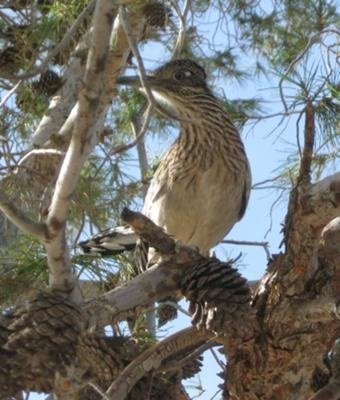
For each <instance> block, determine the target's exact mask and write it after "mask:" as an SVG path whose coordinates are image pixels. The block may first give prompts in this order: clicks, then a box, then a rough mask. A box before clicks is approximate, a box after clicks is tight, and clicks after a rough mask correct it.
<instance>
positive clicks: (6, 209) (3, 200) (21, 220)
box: [0, 190, 46, 241]
mask: <svg viewBox="0 0 340 400" xmlns="http://www.w3.org/2000/svg"><path fill="white" fill-rule="evenodd" d="M0 210H1V211H2V212H3V213H4V214H5V215H6V217H7V218H8V219H9V220H10V221H11V222H12V223H13V224H14V225H16V226H17V227H18V228H19V229H21V230H22V231H23V232H25V233H27V234H28V235H33V236H35V237H36V238H38V239H39V240H41V241H43V240H44V239H45V235H46V229H45V225H44V224H40V223H37V222H34V221H32V220H31V219H30V218H29V217H28V216H27V215H26V214H25V213H24V212H23V211H22V210H20V209H19V208H18V207H16V206H15V204H14V203H13V201H12V200H10V199H9V198H8V197H7V196H6V195H5V193H4V192H3V191H2V190H1V191H0Z"/></svg>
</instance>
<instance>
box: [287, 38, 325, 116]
mask: <svg viewBox="0 0 340 400" xmlns="http://www.w3.org/2000/svg"><path fill="white" fill-rule="evenodd" d="M318 36H319V34H318ZM316 37H317V36H316V35H313V36H310V37H309V38H308V41H307V44H306V46H305V47H304V48H303V49H302V50H301V52H300V53H299V54H298V55H297V56H296V57H295V58H294V60H292V61H291V63H290V64H289V65H288V68H287V69H286V71H285V72H284V74H283V75H282V77H281V78H280V81H279V93H280V98H281V102H282V104H283V107H284V109H285V112H286V113H287V112H288V105H287V103H286V99H285V97H284V93H283V81H284V80H285V79H286V77H287V76H288V75H289V74H290V72H291V70H292V68H293V67H294V65H295V64H297V63H298V62H299V61H300V60H301V59H302V58H303V56H304V55H305V54H306V52H307V51H308V49H309V48H310V46H311V45H312V44H313V42H314V40H315V39H316Z"/></svg>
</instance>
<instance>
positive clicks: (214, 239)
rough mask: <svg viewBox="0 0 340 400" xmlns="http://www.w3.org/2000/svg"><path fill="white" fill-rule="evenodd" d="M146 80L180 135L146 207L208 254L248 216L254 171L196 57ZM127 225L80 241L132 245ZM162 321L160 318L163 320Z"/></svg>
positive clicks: (87, 245) (108, 246)
mask: <svg viewBox="0 0 340 400" xmlns="http://www.w3.org/2000/svg"><path fill="white" fill-rule="evenodd" d="M117 83H118V84H123V85H129V86H132V87H136V88H139V89H140V91H141V92H142V93H144V94H145V95H146V93H145V89H144V88H143V85H142V83H141V81H140V79H139V77H138V76H122V77H120V78H118V80H117ZM145 85H147V86H148V88H149V89H150V91H151V92H152V95H153V98H154V100H155V103H156V110H157V111H158V112H160V113H161V114H163V115H164V116H166V118H172V119H174V120H176V121H178V123H179V125H180V132H179V135H178V137H177V139H176V140H175V142H174V143H173V144H172V145H171V147H170V148H169V150H168V151H167V152H166V154H165V155H164V157H163V158H162V159H161V161H160V163H159V165H158V167H157V169H156V171H155V173H154V175H153V177H152V179H151V182H150V185H149V188H148V191H147V193H146V197H145V201H144V206H143V210H142V212H143V213H144V214H145V215H146V216H147V217H148V218H150V219H151V220H152V221H153V222H154V223H156V224H157V225H159V226H161V227H162V228H163V229H164V230H165V231H166V232H167V233H168V234H170V235H171V236H173V237H174V238H175V239H176V240H179V241H180V242H181V243H182V244H185V245H188V246H194V247H196V248H198V249H199V251H200V252H201V253H202V254H208V253H209V251H210V249H211V248H213V247H214V246H216V245H217V244H218V243H219V242H220V241H221V240H222V239H223V238H224V237H225V236H226V235H227V233H228V232H229V231H230V230H231V229H232V227H233V226H234V225H235V223H236V222H238V221H239V220H240V219H241V218H242V217H243V215H244V213H245V210H246V207H247V204H248V200H249V194H250V188H251V172H250V165H249V161H248V158H247V155H246V152H245V147H244V144H243V142H242V140H241V137H240V134H239V132H238V130H237V128H236V127H235V125H234V124H233V123H232V121H231V119H230V117H229V115H228V113H227V112H226V110H225V108H224V107H223V105H222V102H221V101H219V100H218V99H217V98H216V97H215V96H214V94H213V93H212V91H211V90H210V88H209V86H208V84H207V74H206V72H205V70H204V68H202V67H201V66H200V65H198V64H197V63H196V62H195V61H193V60H191V59H177V60H172V61H169V62H167V63H165V64H164V65H162V66H161V67H159V68H158V69H156V70H155V71H154V72H153V73H152V74H149V75H146V77H145ZM125 229H126V233H127V236H126V237H125V239H123V237H124V235H123V236H122V234H123V230H118V231H117V228H112V229H109V230H106V231H104V232H101V233H99V234H97V235H95V236H94V237H92V238H90V239H89V240H87V241H85V242H82V243H80V245H81V246H82V248H83V249H84V250H85V251H97V252H102V253H103V254H106V255H107V254H110V253H111V254H114V253H115V252H117V251H118V252H120V251H121V250H122V249H124V248H125V247H126V248H129V249H131V247H132V244H131V242H130V241H129V240H128V239H126V238H129V239H131V240H134V241H135V240H136V236H135V235H134V234H133V232H132V231H131V229H130V230H129V229H128V228H125ZM141 248H142V251H137V254H138V258H139V260H142V264H143V262H144V264H145V262H146V263H147V262H148V259H149V260H150V257H151V256H150V254H151V253H150V251H149V256H146V257H145V252H146V250H145V249H144V250H143V247H141V246H139V250H140V249H141ZM143 253H144V261H143V257H142V255H143ZM170 315H171V312H170ZM159 318H160V317H159ZM164 318H165V320H166V319H167V317H166V316H165V317H164ZM165 322H166V321H160V320H159V325H161V324H163V323H165Z"/></svg>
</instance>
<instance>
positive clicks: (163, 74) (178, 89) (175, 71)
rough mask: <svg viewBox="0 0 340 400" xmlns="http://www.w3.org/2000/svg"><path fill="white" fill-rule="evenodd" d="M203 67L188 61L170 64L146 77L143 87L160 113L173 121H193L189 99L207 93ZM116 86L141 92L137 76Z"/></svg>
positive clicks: (171, 62) (175, 61)
mask: <svg viewBox="0 0 340 400" xmlns="http://www.w3.org/2000/svg"><path fill="white" fill-rule="evenodd" d="M206 77H207V76H206V73H205V71H204V69H203V68H202V67H200V66H199V65H198V64H196V63H195V62H194V61H192V60H189V59H180V60H174V61H170V62H168V63H166V64H164V65H163V66H161V67H160V68H158V69H156V70H155V71H154V72H153V73H152V74H150V75H147V76H146V85H147V86H148V87H149V88H150V90H151V91H152V94H153V97H154V99H155V101H156V103H157V108H158V109H159V111H160V112H163V113H164V114H166V115H168V116H171V117H173V118H175V119H182V118H183V119H186V118H188V117H189V118H190V117H192V111H193V110H192V108H191V107H192V105H191V99H192V98H193V97H195V96H197V95H199V94H202V93H205V94H206V93H210V91H209V89H208V87H207V83H206ZM117 83H118V84H122V85H129V86H134V87H137V88H140V90H141V91H142V92H143V93H144V92H145V90H144V89H143V88H142V83H141V81H140V79H139V77H138V76H123V77H120V78H118V79H117Z"/></svg>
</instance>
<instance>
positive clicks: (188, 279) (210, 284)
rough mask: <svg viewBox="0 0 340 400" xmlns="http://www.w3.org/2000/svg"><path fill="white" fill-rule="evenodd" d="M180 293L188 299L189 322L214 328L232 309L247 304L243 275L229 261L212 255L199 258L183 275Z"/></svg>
mask: <svg viewBox="0 0 340 400" xmlns="http://www.w3.org/2000/svg"><path fill="white" fill-rule="evenodd" d="M181 290H182V293H183V295H184V296H185V297H186V298H187V299H188V300H190V302H191V304H190V307H189V311H190V312H191V313H192V314H193V319H192V323H193V324H194V325H198V326H202V325H204V326H206V327H207V328H208V329H214V330H218V327H219V328H222V326H223V325H224V324H225V323H227V322H228V321H229V320H230V319H231V318H232V317H233V313H234V312H237V311H239V310H240V308H242V307H243V306H246V307H248V304H249V302H250V289H249V287H248V285H247V281H246V279H244V278H242V276H241V275H240V274H239V272H238V271H237V270H236V269H235V268H232V267H231V264H230V263H225V262H221V261H219V260H218V259H216V258H213V257H211V258H209V259H202V262H201V263H200V264H197V265H195V266H193V267H192V268H191V269H190V271H188V273H187V274H186V275H185V276H184V278H183V280H182V284H181Z"/></svg>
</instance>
